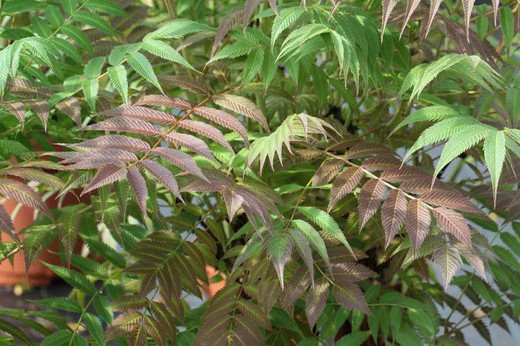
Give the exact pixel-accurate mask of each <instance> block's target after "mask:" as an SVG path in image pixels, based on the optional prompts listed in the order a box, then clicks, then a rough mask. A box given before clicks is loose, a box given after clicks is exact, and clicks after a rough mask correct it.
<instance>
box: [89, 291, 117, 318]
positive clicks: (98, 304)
mask: <svg viewBox="0 0 520 346" xmlns="http://www.w3.org/2000/svg"><path fill="white" fill-rule="evenodd" d="M92 305H93V306H94V309H95V310H96V313H97V314H98V315H99V317H100V318H101V319H102V320H103V321H104V322H105V323H107V324H110V323H111V322H112V320H113V319H114V313H113V312H112V309H111V308H110V302H109V300H108V298H107V297H105V296H101V295H97V296H96V297H94V299H93V300H92Z"/></svg>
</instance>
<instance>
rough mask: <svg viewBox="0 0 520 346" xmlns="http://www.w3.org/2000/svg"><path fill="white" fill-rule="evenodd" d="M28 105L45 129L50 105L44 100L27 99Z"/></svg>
mask: <svg viewBox="0 0 520 346" xmlns="http://www.w3.org/2000/svg"><path fill="white" fill-rule="evenodd" d="M26 102H27V104H28V105H29V107H31V109H32V110H33V112H34V113H36V115H37V116H38V118H40V120H41V122H42V124H43V127H44V129H45V131H47V121H48V120H49V113H50V107H49V102H48V101H46V100H28V101H26Z"/></svg>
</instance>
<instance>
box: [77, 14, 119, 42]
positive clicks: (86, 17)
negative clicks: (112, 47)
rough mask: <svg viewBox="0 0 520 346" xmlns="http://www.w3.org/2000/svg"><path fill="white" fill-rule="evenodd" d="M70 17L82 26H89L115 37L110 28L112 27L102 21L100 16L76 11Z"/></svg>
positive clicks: (113, 31)
mask: <svg viewBox="0 0 520 346" xmlns="http://www.w3.org/2000/svg"><path fill="white" fill-rule="evenodd" d="M72 17H73V18H74V19H76V20H77V21H79V22H81V23H83V24H86V25H90V26H92V27H94V28H96V29H98V30H100V31H103V32H105V33H107V34H109V35H113V36H115V35H116V32H115V30H114V29H113V28H112V26H111V25H110V24H109V23H108V22H106V21H105V20H104V19H103V17H102V16H99V15H95V14H93V13H90V12H87V11H83V10H79V11H76V12H75V13H74V14H73V16H72Z"/></svg>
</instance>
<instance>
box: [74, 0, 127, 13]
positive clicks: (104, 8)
mask: <svg viewBox="0 0 520 346" xmlns="http://www.w3.org/2000/svg"><path fill="white" fill-rule="evenodd" d="M83 7H85V8H90V9H92V10H95V11H98V12H103V13H106V14H111V15H113V16H120V17H126V16H127V13H126V12H125V11H124V10H123V9H122V8H121V7H120V6H118V5H117V4H115V3H114V2H112V1H106V0H86V1H85V2H83Z"/></svg>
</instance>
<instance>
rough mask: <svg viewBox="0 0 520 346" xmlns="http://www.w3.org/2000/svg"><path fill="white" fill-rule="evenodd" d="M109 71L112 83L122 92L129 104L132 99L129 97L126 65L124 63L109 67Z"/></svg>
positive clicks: (124, 99) (125, 101)
mask: <svg viewBox="0 0 520 346" xmlns="http://www.w3.org/2000/svg"><path fill="white" fill-rule="evenodd" d="M107 72H108V76H109V77H110V80H111V81H112V84H114V87H115V88H116V89H117V91H119V93H121V97H122V98H123V101H124V103H126V104H128V103H129V102H130V101H129V99H128V80H127V78H126V69H125V67H124V66H123V65H117V66H114V67H109V68H108V69H107Z"/></svg>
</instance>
